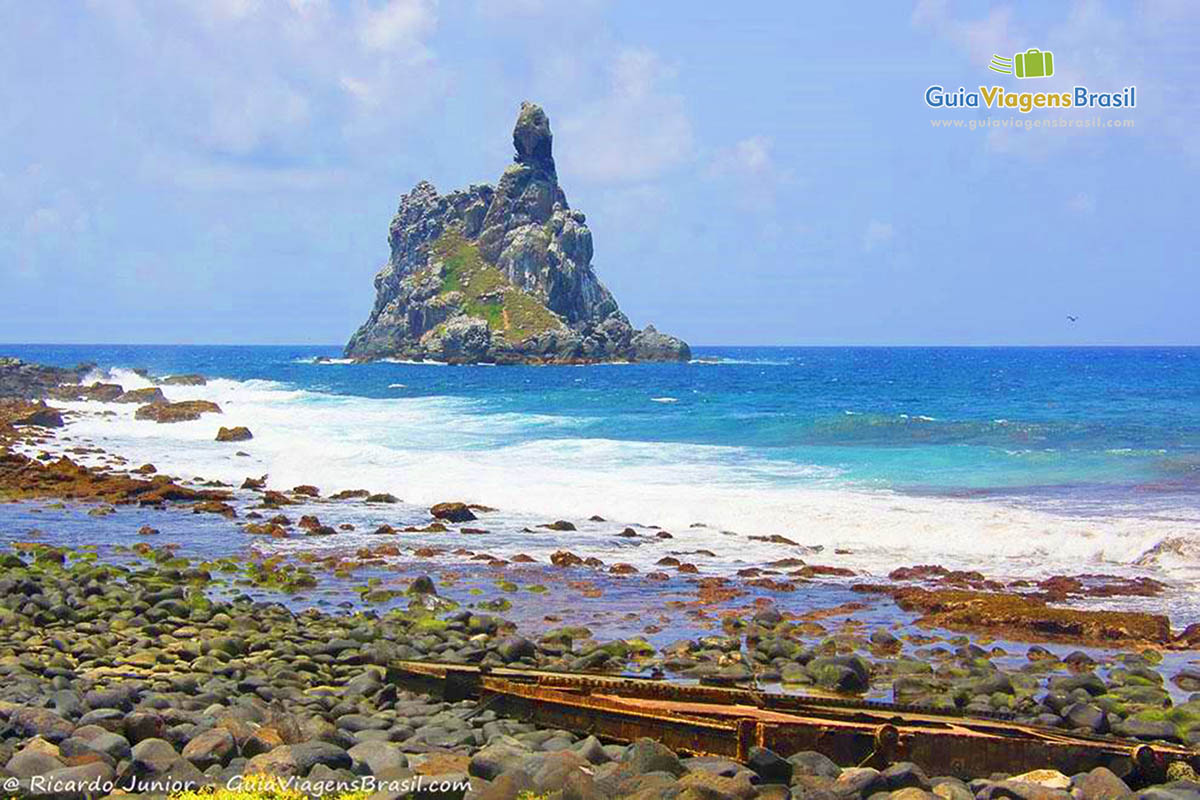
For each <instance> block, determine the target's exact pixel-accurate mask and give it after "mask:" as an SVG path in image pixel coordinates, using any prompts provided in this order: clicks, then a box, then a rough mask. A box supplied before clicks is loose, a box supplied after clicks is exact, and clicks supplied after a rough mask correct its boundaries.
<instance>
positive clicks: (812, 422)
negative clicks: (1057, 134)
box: [0, 345, 1200, 619]
mask: <svg viewBox="0 0 1200 800" xmlns="http://www.w3.org/2000/svg"><path fill="white" fill-rule="evenodd" d="M0 354H4V355H16V356H19V357H21V358H24V359H26V360H29V361H37V362H41V363H48V364H58V365H74V364H76V363H79V362H85V361H86V362H95V363H96V364H98V365H99V368H100V370H103V371H109V372H111V374H112V376H113V377H114V378H115V380H117V382H120V383H122V384H123V385H125V386H126V388H133V387H136V386H143V385H149V383H148V382H147V381H145V380H144V379H142V378H139V377H138V376H136V375H135V374H134V373H133V372H132V370H133V369H134V368H144V369H148V370H150V372H151V373H152V374H156V375H166V374H178V373H190V372H200V373H203V374H205V375H206V376H208V377H209V378H210V382H209V384H208V385H207V386H203V387H182V386H181V387H174V386H172V387H166V393H167V395H168V397H169V398H170V399H172V400H183V399H208V400H213V401H216V402H217V403H219V404H220V405H221V407H222V408H223V410H224V413H223V414H222V415H220V416H216V415H211V416H205V417H204V418H202V419H201V420H200V421H197V422H190V423H183V424H177V425H156V424H152V423H148V422H140V421H135V420H134V419H133V416H132V413H133V409H132V408H125V407H115V406H107V407H106V408H108V409H109V410H113V411H115V412H116V414H117V416H116V417H111V416H110V417H102V416H99V415H92V416H86V417H83V418H81V419H79V420H77V421H75V422H73V423H72V425H71V426H70V429H69V430H70V434H71V435H72V437H73V439H75V440H77V441H78V440H80V439H84V440H90V441H92V442H95V443H96V444H98V445H100V446H101V447H104V448H106V449H108V450H111V451H112V452H116V453H119V454H121V455H123V456H125V457H127V458H129V459H130V460H131V461H134V462H136V463H140V462H143V461H145V462H152V463H154V464H156V465H157V466H158V467H159V469H160V470H163V471H167V472H170V473H172V474H176V475H184V476H203V477H205V478H210V479H212V478H215V479H221V480H225V481H227V482H231V483H233V482H240V481H241V480H242V479H243V478H244V477H245V476H247V475H259V474H264V473H265V474H269V476H270V481H271V485H272V486H278V487H282V488H290V487H291V486H294V485H297V484H302V483H305V484H315V485H317V486H319V487H320V488H321V490H322V492H323V493H326V494H328V493H331V492H334V491H338V490H342V489H356V488H366V489H370V490H371V491H375V492H384V491H386V492H390V493H392V494H394V495H396V496H398V497H400V498H402V499H403V500H404V503H405V505H404V506H403V508H407V509H410V512H411V513H410V514H409V515H410V516H411V517H412V520H413V522H419V521H420V519H421V516H422V512H421V509H423V508H426V507H428V505H430V504H432V503H435V502H440V501H445V500H461V501H465V502H472V503H481V504H485V505H488V506H492V507H495V508H497V509H499V510H500V513H501V514H502V515H503V521H502V522H501V523H496V522H495V521H494V520H493V522H492V523H491V525H492V527H493V528H496V529H498V532H499V533H500V534H501V535H500V536H496V537H493V538H492V539H490V540H489V542H488V546H489V552H497V553H499V554H501V555H503V554H505V553H508V554H511V553H516V552H527V553H532V554H534V555H538V554H539V553H541V554H542V555H546V554H547V553H548V552H550V551H552V550H553V549H554V548H556V547H559V546H562V545H563V541H568V542H569V538H568V539H564V537H563V536H560V535H554V536H545V535H544V534H543V535H541V538H539V537H536V536H530V535H528V534H524V533H523V531H524V530H525V529H526V528H528V527H530V526H531V525H535V524H536V523H539V522H545V521H548V520H552V519H558V518H562V519H567V520H571V521H574V522H576V523H577V525H578V526H579V528H580V530H581V531H584V532H586V531H587V530H588V524H589V523H588V518H589V517H591V516H592V515H598V516H601V517H604V518H605V520H608V521H609V522H619V523H622V524H632V523H639V524H642V525H657V526H661V527H662V528H665V529H666V530H668V531H671V532H672V533H673V534H674V536H675V537H676V538H677V540H678V542H677V543H678V544H679V545H680V546H685V545H686V546H687V547H692V548H695V549H696V550H698V551H701V552H703V551H708V552H709V553H711V554H712V555H711V558H710V557H709V556H708V555H703V556H702V558H703V559H705V560H706V563H708V564H709V565H710V566H711V565H725V566H732V565H736V564H745V563H762V562H766V561H769V560H770V559H772V558H778V557H780V553H781V551H780V549H779V546H778V545H775V544H772V543H769V542H764V541H758V540H751V539H750V538H749V537H751V536H769V535H772V534H778V535H781V536H784V537H786V538H787V539H790V540H792V541H794V542H797V543H799V544H801V545H804V546H805V547H808V548H812V552H814V553H822V554H824V556H825V557H826V558H827V560H829V561H833V560H834V558H835V557H834V555H833V554H834V552H835V551H838V552H837V556H836V563H837V564H839V565H842V566H848V567H850V568H852V569H855V570H857V571H860V572H862V573H864V574H869V575H886V574H887V572H888V571H890V570H891V569H893V568H895V567H897V566H900V565H911V564H930V563H936V564H941V565H943V566H946V567H950V568H969V569H978V570H980V571H983V572H985V573H986V574H988V575H989V576H999V577H1038V576H1046V575H1050V574H1059V573H1069V574H1080V573H1117V574H1138V575H1150V576H1153V577H1156V578H1158V579H1160V580H1165V581H1168V582H1170V583H1172V584H1173V585H1175V586H1176V587H1180V588H1183V587H1187V586H1189V585H1190V583H1191V582H1192V581H1194V580H1195V579H1196V578H1197V577H1200V491H1198V490H1200V348H804V347H753V348H748V347H736V348H735V347H698V348H695V360H693V361H692V362H691V363H686V364H612V365H596V366H580V367H565V366H558V367H490V366H475V367H448V366H444V365H436V364H414V363H393V362H379V363H372V364H351V363H346V362H345V361H343V360H341V359H340V358H339V355H340V348H339V347H335V346H331V347H314V346H294V347H290V346H280V347H275V346H272V347H266V346H254V347H250V346H246V347H240V346H108V345H86V346H85V345H79V346H75V345H71V346H66V345H5V346H0ZM71 405H72V406H77V407H80V408H83V407H86V406H87V405H88V404H71ZM219 425H245V426H248V427H249V428H250V429H251V430H252V431H253V434H254V439H253V440H252V441H249V442H245V443H241V444H238V445H230V444H223V443H217V442H215V441H213V437H214V434H215V431H216V428H217V427H218V426H219ZM237 450H242V451H244V452H246V453H247V454H248V455H246V456H236V455H234V453H235V451H237ZM331 513H332V512H331ZM345 513H346V514H353V513H358V512H349V511H348V512H345ZM397 513H402V512H397ZM404 513H408V512H404ZM324 516H325V515H324V512H323V514H322V518H324ZM606 524H607V523H606ZM731 534H737V535H738V538H736V539H735V538H733V537H732V535H731ZM353 535H358V534H352V536H353ZM362 536H364V537H366V536H367V534H362ZM306 544H311V542H308V543H306ZM274 546H277V547H280V548H287V547H289V546H292V545H291V544H290V543H289V542H287V541H283V542H279V543H278V544H276V545H274ZM597 546H600V545H597ZM604 546H606V547H617V546H624V545H623V544H621V543H620V541H619V540H618V541H617V542H616V543H612V542H610V543H609V544H607V545H604ZM543 551H545V552H543ZM601 557H602V558H604V555H601ZM654 557H656V556H655V555H654V554H653V553H651V552H650V551H648V550H647V551H646V552H645V555H644V556H641V557H639V553H638V550H637V548H627V549H626V550H624V551H622V553H621V558H620V560H625V561H628V562H630V563H633V564H635V565H637V566H639V567H642V568H645V567H647V566H650V565H652V564H653V558H654ZM606 560H607V559H606ZM1134 602H1143V601H1130V600H1129V599H1128V598H1120V599H1118V601H1116V602H1114V603H1113V605H1115V606H1123V607H1129V606H1130V605H1133V604H1134ZM1145 602H1149V603H1153V602H1154V601H1152V600H1148V601H1145ZM1170 603H1171V607H1170V610H1171V613H1172V617H1173V618H1174V619H1194V618H1200V598H1197V599H1192V598H1191V597H1190V592H1187V591H1183V592H1172V593H1171V600H1170ZM1193 605H1194V607H1193Z"/></svg>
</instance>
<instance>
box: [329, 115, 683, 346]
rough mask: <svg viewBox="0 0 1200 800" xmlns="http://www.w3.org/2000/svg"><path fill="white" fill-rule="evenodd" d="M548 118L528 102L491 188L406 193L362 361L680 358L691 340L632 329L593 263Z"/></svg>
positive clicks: (426, 186)
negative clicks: (508, 160) (511, 152)
mask: <svg viewBox="0 0 1200 800" xmlns="http://www.w3.org/2000/svg"><path fill="white" fill-rule="evenodd" d="M552 141H553V137H552V135H551V133H550V120H549V119H548V118H547V116H546V114H545V112H543V111H542V109H541V108H540V107H538V106H536V105H534V104H532V103H523V104H522V105H521V112H520V115H519V116H518V118H517V123H516V127H515V128H514V130H513V146H514V148H515V149H516V155H515V157H514V161H513V163H512V164H511V165H510V166H509V167H508V168H507V169H506V170H505V171H504V174H503V175H501V176H500V180H499V181H498V182H497V184H496V186H494V187H493V186H490V185H485V184H476V185H472V186H470V187H469V188H467V189H462V190H457V191H453V192H450V193H449V194H446V195H442V194H439V193H438V191H437V189H435V188H434V187H433V185H432V184H430V183H428V182H426V181H422V182H420V183H418V184H417V185H416V187H415V188H413V190H412V191H411V192H409V193H408V194H406V195H404V196H403V197H402V198H401V199H400V208H399V210H398V211H397V212H396V216H395V217H394V218H393V219H392V223H391V228H390V232H389V237H388V241H389V244H390V246H391V256H390V258H389V259H388V262H387V263H386V264H385V265H384V266H383V268H382V269H381V270H380V271H379V274H378V275H376V276H375V291H376V297H375V305H374V307H373V308H372V310H371V314H370V316H369V317H368V319H367V321H366V323H364V324H363V326H362V327H361V328H359V329H358V331H357V332H356V333H355V334H354V336H353V337H351V339H350V342H349V343H348V344H347V345H346V349H345V352H346V356H347V357H350V358H357V359H364V360H369V359H375V358H384V357H400V358H412V359H433V360H437V361H446V362H451V363H475V362H490V363H589V362H600V361H621V360H628V361H681V360H687V359H689V358H690V357H691V351H690V349H689V348H688V345H687V344H686V343H685V342H683V341H682V340H680V339H677V338H675V337H673V336H668V335H666V334H663V333H660V332H658V331H657V330H655V328H654V327H653V326H652V325H650V326H647V327H646V328H645V329H644V330H641V331H639V330H635V329H634V328H633V326H632V325H631V324H630V322H629V319H628V318H627V317H626V316H625V315H624V314H623V313H622V312H621V310H620V309H619V308H618V306H617V301H616V300H615V299H614V298H613V296H612V294H611V293H610V292H609V291H608V289H606V288H605V287H604V285H603V284H602V283H600V280H599V279H598V278H597V277H596V273H595V271H594V270H593V268H592V233H591V231H590V230H588V227H587V225H586V218H585V216H584V215H583V213H581V212H579V211H574V210H572V209H571V207H570V206H569V205H568V203H567V198H566V195H565V194H564V193H563V190H562V188H561V187H560V186H559V184H558V175H557V172H556V171H555V166H554V157H553V155H552V148H551V145H552Z"/></svg>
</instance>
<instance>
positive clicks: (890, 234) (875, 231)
mask: <svg viewBox="0 0 1200 800" xmlns="http://www.w3.org/2000/svg"><path fill="white" fill-rule="evenodd" d="M895 236H896V229H895V227H894V226H893V225H892V223H890V222H880V221H879V220H877V219H873V220H871V221H870V222H869V223H867V230H866V232H865V233H863V251H864V252H867V253H870V252H872V251H874V250H878V249H881V248H882V247H884V246H886V245H887V244H888V243H890V242H891V241H892V239H894V238H895Z"/></svg>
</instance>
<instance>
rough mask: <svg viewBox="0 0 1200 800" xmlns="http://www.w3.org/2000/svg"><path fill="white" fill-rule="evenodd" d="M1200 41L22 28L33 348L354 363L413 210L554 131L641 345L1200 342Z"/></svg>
mask: <svg viewBox="0 0 1200 800" xmlns="http://www.w3.org/2000/svg"><path fill="white" fill-rule="evenodd" d="M1198 43H1200V4H1196V3H1193V2H1189V0H1144V1H1143V2H1098V1H1094V0H1072V1H1070V2H1066V1H1064V2H1057V3H1033V2H1030V3H1005V4H1001V3H982V2H951V1H950V0H919V1H918V2H916V3H915V4H905V3H899V2H896V3H870V4H865V3H822V4H814V3H796V2H794V1H791V2H777V3H776V2H758V3H749V4H746V3H741V4H736V3H734V4H731V3H697V2H695V1H694V0H689V1H688V2H667V1H666V0H662V1H660V2H653V3H646V2H618V1H616V0H613V1H612V2H608V1H606V0H576V2H572V3H563V2H562V1H561V0H442V2H438V0H346V1H345V2H338V1H336V0H80V1H79V2H55V3H32V2H27V0H0V108H2V109H3V113H0V342H10V343H13V342H81V343H86V342H103V343H195V344H216V343H247V344H249V343H263V344H271V343H289V344H307V343H312V344H341V343H344V342H345V341H346V339H348V338H349V336H350V334H351V333H352V332H353V331H354V329H355V328H356V327H357V326H358V325H360V324H361V323H362V322H363V321H364V319H365V318H366V315H367V313H368V311H369V309H370V306H371V303H372V300H373V297H374V289H373V287H372V278H373V277H374V275H375V272H376V271H377V270H378V269H379V267H380V266H381V265H382V264H383V263H384V261H385V260H386V258H387V255H388V250H387V229H388V222H389V220H390V218H391V216H392V215H393V214H394V213H395V209H396V205H397V203H398V200H399V197H400V195H402V194H403V193H405V192H407V191H408V190H409V189H410V188H411V187H412V186H413V185H414V184H415V183H416V182H417V181H418V180H422V179H427V180H429V181H431V182H432V183H433V184H434V185H435V186H437V187H438V189H439V190H442V191H450V190H452V189H454V188H458V187H463V186H466V185H468V184H470V183H482V182H490V183H494V182H495V180H496V179H497V178H498V177H499V175H500V173H501V172H502V170H503V169H504V167H505V166H506V165H507V163H509V161H510V160H511V157H512V143H511V130H512V124H513V121H514V120H515V117H516V113H517V109H518V108H519V106H520V103H521V101H522V100H532V101H535V102H538V103H540V104H541V105H542V106H543V107H544V108H545V110H546V112H547V114H548V115H549V117H550V121H551V126H552V128H553V131H554V135H555V140H554V146H555V158H556V161H557V163H558V173H559V179H560V182H561V183H562V185H563V188H564V190H565V191H566V193H567V197H568V199H569V201H570V203H571V205H572V207H573V208H576V209H579V210H582V211H584V212H585V213H586V214H587V218H588V224H589V226H590V227H591V229H592V233H593V237H594V240H595V257H594V259H593V265H594V267H595V269H596V271H597V274H598V275H599V277H600V279H601V280H602V281H603V282H604V283H605V284H606V285H607V286H608V287H609V288H610V289H611V290H612V291H613V293H614V294H615V296H616V297H617V300H618V301H619V302H620V304H621V307H622V309H623V310H624V311H625V312H626V313H627V314H628V315H629V317H630V319H631V320H632V321H633V322H634V324H635V325H638V326H641V325H644V324H646V323H649V322H653V323H654V324H655V325H656V326H657V327H658V328H659V329H660V330H666V331H669V332H672V333H675V334H678V335H680V336H683V337H684V338H686V339H687V340H688V341H690V342H691V343H692V344H694V345H706V344H707V345H722V344H724V345H751V344H780V345H835V344H871V345H893V344H896V345H904V344H911V345H920V344H945V345H992V344H1016V345H1019V344H1130V345H1136V344H1200V312H1198V311H1197V307H1196V298H1197V297H1198V296H1200V269H1198V268H1197V237H1196V224H1195V218H1196V208H1197V205H1196V202H1195V199H1194V191H1193V185H1194V184H1195V182H1196V179H1197V177H1198V170H1200V132H1198V123H1200V112H1198V110H1197V109H1200V102H1198V100H1200V97H1198V94H1200V93H1198V91H1197V85H1198V83H1200V52H1198V49H1200V44H1198ZM1033 47H1036V48H1040V49H1042V50H1049V51H1051V52H1053V54H1054V58H1055V65H1056V72H1055V75H1054V76H1053V77H1050V78H1045V79H1038V80H1030V79H1026V80H1019V79H1017V78H1015V77H1013V76H1011V75H1000V74H997V73H995V72H991V71H989V70H988V69H987V65H988V63H989V60H990V59H991V56H992V55H993V54H999V55H1008V56H1011V55H1012V54H1014V53H1017V52H1023V51H1025V50H1027V49H1029V48H1033ZM934 84H937V85H941V86H945V87H947V88H948V89H951V90H954V89H957V88H958V87H959V86H963V87H966V88H967V89H970V90H974V89H975V88H976V87H978V86H981V85H983V86H992V85H1000V86H1002V87H1004V88H1005V89H1006V90H1009V91H1070V90H1071V88H1072V87H1073V86H1075V85H1085V86H1088V87H1089V89H1092V90H1097V91H1098V90H1103V91H1115V90H1120V89H1123V88H1124V87H1126V86H1130V85H1135V86H1136V87H1137V107H1136V108H1135V109H1121V110H1115V109H1109V110H1105V111H1103V112H1102V113H1101V112H1096V113H1093V112H1085V111H1082V110H1079V109H1071V110H1069V111H1059V110H1054V111H1043V110H1039V111H1038V112H1031V113H1030V114H1029V115H1023V114H1020V113H1019V112H1015V111H1011V110H1009V109H1003V110H1000V109H991V110H989V109H951V110H944V109H931V108H930V107H928V106H927V105H926V103H925V92H926V89H927V87H929V86H930V85H934ZM1092 116H1100V117H1101V118H1102V119H1104V120H1112V119H1117V120H1122V121H1124V120H1130V121H1132V123H1133V125H1132V127H1128V128H1126V127H1122V128H1119V129H1118V128H1096V127H1093V128H1090V129H1080V128H1072V129H1065V128H1059V129H1049V128H1039V129H1034V130H1024V129H1013V128H1012V127H1007V128H990V129H985V128H980V129H976V130H968V129H967V128H965V127H964V128H935V127H934V121H935V120H940V119H958V120H975V121H982V120H988V119H990V120H992V121H993V122H1002V121H1003V120H1008V119H1017V118H1021V119H1025V118H1041V119H1051V118H1054V117H1061V118H1063V119H1066V118H1072V119H1087V118H1089V117H1092ZM1189 198H1192V199H1191V200H1189ZM1067 315H1072V316H1076V317H1078V321H1077V322H1071V321H1069V320H1068V319H1067Z"/></svg>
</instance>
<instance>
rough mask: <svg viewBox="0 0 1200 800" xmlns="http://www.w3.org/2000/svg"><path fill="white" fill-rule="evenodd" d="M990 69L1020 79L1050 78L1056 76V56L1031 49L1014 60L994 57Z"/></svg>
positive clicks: (1047, 51)
mask: <svg viewBox="0 0 1200 800" xmlns="http://www.w3.org/2000/svg"><path fill="white" fill-rule="evenodd" d="M988 69H990V70H991V71H992V72H1000V73H1003V74H1005V75H1016V76H1017V77H1018V78H1049V77H1050V76H1051V75H1053V74H1054V54H1053V53H1051V52H1050V51H1049V50H1039V49H1037V48H1036V47H1031V48H1029V49H1028V50H1026V51H1025V52H1024V53H1017V54H1016V55H1015V56H1013V57H1012V58H1008V57H1007V56H997V55H994V56H992V60H991V63H989V64H988Z"/></svg>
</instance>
